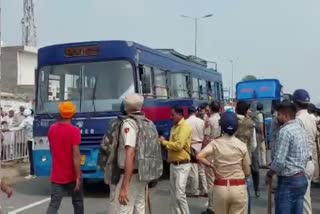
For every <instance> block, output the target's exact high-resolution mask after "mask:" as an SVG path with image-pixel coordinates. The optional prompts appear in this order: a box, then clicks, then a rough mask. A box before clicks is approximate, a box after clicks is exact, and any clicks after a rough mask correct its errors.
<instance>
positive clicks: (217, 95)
mask: <svg viewBox="0 0 320 214" xmlns="http://www.w3.org/2000/svg"><path fill="white" fill-rule="evenodd" d="M219 91H220V90H219V83H218V82H214V94H215V96H216V97H215V98H216V99H217V100H220V93H219Z"/></svg>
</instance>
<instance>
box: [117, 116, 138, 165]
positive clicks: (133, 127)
mask: <svg viewBox="0 0 320 214" xmlns="http://www.w3.org/2000/svg"><path fill="white" fill-rule="evenodd" d="M137 134H138V126H137V124H136V122H135V121H134V120H133V119H130V118H129V119H126V120H124V122H123V124H122V126H121V133H120V136H119V137H120V139H119V148H118V165H119V167H120V168H121V169H124V166H125V160H126V151H125V147H126V146H130V147H136V142H137ZM134 168H135V169H137V160H136V161H135V166H134Z"/></svg>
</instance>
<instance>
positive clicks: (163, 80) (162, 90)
mask: <svg viewBox="0 0 320 214" xmlns="http://www.w3.org/2000/svg"><path fill="white" fill-rule="evenodd" d="M153 73H154V79H153V82H154V92H155V97H156V98H161V99H167V98H168V87H167V77H166V72H165V71H162V70H160V69H158V68H153Z"/></svg>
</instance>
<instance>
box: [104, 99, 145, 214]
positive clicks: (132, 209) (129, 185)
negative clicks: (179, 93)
mask: <svg viewBox="0 0 320 214" xmlns="http://www.w3.org/2000/svg"><path fill="white" fill-rule="evenodd" d="M143 102H144V98H143V97H142V96H140V95H139V94H131V95H128V96H127V97H126V98H125V111H126V113H127V114H128V115H141V116H143V113H142V112H141V109H142V106H143ZM120 131H121V134H120V138H119V147H118V151H117V152H118V161H117V162H118V166H119V168H120V169H121V171H122V172H121V174H122V175H121V178H120V181H119V182H118V184H117V187H116V189H115V192H114V193H113V194H111V195H112V196H113V197H112V198H111V207H110V209H111V211H110V213H119V214H133V213H142V214H143V213H145V187H146V185H147V183H145V182H142V181H140V180H139V175H138V170H137V169H138V168H137V160H136V159H135V153H136V149H135V148H136V142H137V134H138V131H139V129H138V126H137V123H136V122H135V120H134V119H131V118H128V119H125V120H124V122H123V125H122V126H121V127H120Z"/></svg>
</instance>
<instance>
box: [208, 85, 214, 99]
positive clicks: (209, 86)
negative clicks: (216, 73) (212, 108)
mask: <svg viewBox="0 0 320 214" xmlns="http://www.w3.org/2000/svg"><path fill="white" fill-rule="evenodd" d="M207 92H208V99H209V101H212V99H213V98H214V97H213V93H212V87H211V82H210V81H207Z"/></svg>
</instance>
